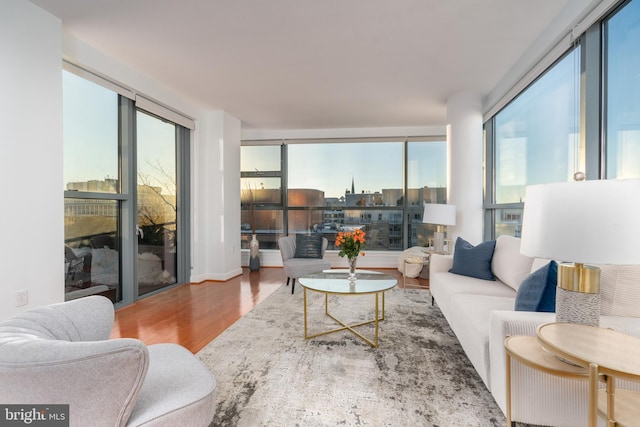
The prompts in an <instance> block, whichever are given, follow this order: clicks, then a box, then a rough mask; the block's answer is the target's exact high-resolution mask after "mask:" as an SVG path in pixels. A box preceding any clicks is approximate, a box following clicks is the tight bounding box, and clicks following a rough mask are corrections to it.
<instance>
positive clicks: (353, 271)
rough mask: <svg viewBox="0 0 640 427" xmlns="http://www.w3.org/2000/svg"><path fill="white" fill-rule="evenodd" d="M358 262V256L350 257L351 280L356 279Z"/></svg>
mask: <svg viewBox="0 0 640 427" xmlns="http://www.w3.org/2000/svg"><path fill="white" fill-rule="evenodd" d="M357 263H358V257H357V256H354V257H353V258H349V280H356V264H357Z"/></svg>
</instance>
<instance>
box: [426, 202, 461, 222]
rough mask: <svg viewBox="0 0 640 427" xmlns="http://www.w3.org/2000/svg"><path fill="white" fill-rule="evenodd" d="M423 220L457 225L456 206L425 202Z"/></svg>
mask: <svg viewBox="0 0 640 427" xmlns="http://www.w3.org/2000/svg"><path fill="white" fill-rule="evenodd" d="M422 222H423V223H425V224H436V225H456V206H455V205H442V204H435V203H425V205H424V213H423V214H422Z"/></svg>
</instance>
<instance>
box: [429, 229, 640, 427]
mask: <svg viewBox="0 0 640 427" xmlns="http://www.w3.org/2000/svg"><path fill="white" fill-rule="evenodd" d="M547 262H548V261H545V260H541V259H533V258H529V257H526V256H523V255H521V254H520V240H519V239H516V238H514V237H510V236H500V237H499V238H498V239H497V241H496V247H495V250H494V254H493V258H492V262H491V269H492V272H493V274H494V275H495V276H496V280H495V281H489V280H482V279H476V278H472V277H468V276H462V275H457V274H454V273H450V272H449V269H450V268H451V267H452V265H453V255H436V254H434V255H432V256H431V263H430V272H429V286H430V289H431V295H432V298H433V301H434V302H435V303H436V304H437V306H438V308H439V309H440V310H441V312H442V314H443V315H444V317H445V318H446V319H447V321H448V322H449V325H450V326H451V329H452V330H453V332H454V333H455V334H456V336H457V338H458V340H459V341H460V344H461V345H462V348H463V349H464V351H465V352H466V354H467V356H468V358H469V360H470V361H471V363H472V364H473V366H474V367H475V369H476V371H477V372H478V374H479V375H480V377H481V378H482V380H483V381H484V383H485V385H486V386H487V389H489V390H490V391H491V394H492V395H493V397H494V399H495V400H496V402H497V404H498V405H499V406H500V408H501V409H502V411H503V412H506V403H505V402H506V393H505V387H506V377H505V372H506V367H505V363H506V362H505V350H504V340H505V338H506V337H507V336H510V335H535V333H536V328H537V327H538V325H541V324H543V323H548V322H554V321H555V314H554V313H539V312H526V311H515V310H514V304H515V298H516V294H517V289H518V287H519V285H520V283H521V282H522V281H523V280H524V279H525V278H526V277H528V275H529V274H530V273H531V272H533V271H535V270H537V269H538V268H540V267H542V266H544V265H545V264H546V263H547ZM601 268H602V276H601V301H602V302H601V319H600V326H602V327H610V328H613V329H617V330H620V331H623V332H626V333H629V334H631V335H635V336H639V337H640V318H638V317H636V316H640V266H628V267H622V266H601ZM512 366H513V367H512V408H511V409H512V418H513V421H514V422H521V423H528V424H534V425H551V426H584V425H587V382H586V381H579V380H567V379H562V378H557V377H555V376H552V375H549V374H546V373H542V372H538V371H535V370H533V369H531V368H529V367H526V366H524V365H522V364H520V363H519V362H513V364H512ZM617 385H618V386H619V387H623V388H630V389H635V390H640V384H637V383H630V382H626V381H623V380H618V381H617ZM602 425H604V422H602Z"/></svg>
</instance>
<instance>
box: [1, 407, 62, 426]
mask: <svg viewBox="0 0 640 427" xmlns="http://www.w3.org/2000/svg"><path fill="white" fill-rule="evenodd" d="M5 426H6V427H14V426H36V427H69V405H0V427H5Z"/></svg>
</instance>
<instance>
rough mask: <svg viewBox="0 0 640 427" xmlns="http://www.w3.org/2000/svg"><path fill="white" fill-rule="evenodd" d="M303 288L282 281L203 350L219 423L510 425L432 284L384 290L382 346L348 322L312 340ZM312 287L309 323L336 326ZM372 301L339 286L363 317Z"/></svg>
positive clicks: (343, 305)
mask: <svg viewBox="0 0 640 427" xmlns="http://www.w3.org/2000/svg"><path fill="white" fill-rule="evenodd" d="M298 288H300V286H298V287H297V288H296V293H295V294H294V295H291V293H290V289H291V288H290V287H284V286H283V287H281V288H279V289H278V290H276V291H275V292H274V293H273V294H272V295H271V296H270V297H269V298H267V299H266V300H265V301H263V302H262V303H261V304H259V305H258V306H257V307H255V308H254V309H253V310H252V311H251V312H249V313H248V314H247V315H246V316H244V317H243V318H241V319H240V320H238V321H237V322H236V323H234V324H233V325H232V326H231V327H229V329H227V330H226V331H225V332H223V333H222V334H221V335H220V336H218V337H217V338H216V339H215V340H213V341H212V342H211V343H209V344H208V345H207V346H206V347H205V348H204V349H202V350H201V351H200V352H199V353H198V354H197V355H198V357H200V359H201V360H202V361H203V362H204V363H205V364H206V365H207V366H208V367H209V369H210V370H211V372H212V373H213V375H214V376H215V377H216V380H217V383H218V385H217V389H216V401H217V403H216V414H215V418H214V421H213V423H212V426H252V427H253V426H336V425H344V426H465V427H466V426H482V427H484V426H498V425H505V418H504V416H503V414H502V412H501V411H500V409H499V408H498V406H497V405H496V403H495V402H494V400H493V398H492V396H491V394H490V393H489V392H488V391H487V389H486V387H485V386H484V384H483V383H482V380H481V379H480V377H479V376H478V375H477V373H476V371H475V370H474V369H473V366H472V365H471V363H470V362H469V360H468V359H467V357H466V356H465V354H464V351H463V350H462V348H461V347H460V344H459V343H458V340H457V339H456V337H455V335H454V334H453V332H452V331H451V329H450V328H449V326H448V325H447V322H446V321H445V320H444V318H443V316H442V314H441V313H440V311H439V310H438V309H437V307H432V306H431V303H430V300H431V297H430V294H429V291H426V290H417V289H415V290H406V291H404V290H400V289H393V290H391V291H389V292H387V293H386V301H385V305H386V313H385V314H386V319H385V320H384V321H383V322H381V323H380V329H379V337H380V338H379V339H380V341H379V348H377V349H376V348H372V347H371V346H369V345H368V344H366V343H365V342H364V341H362V340H361V339H360V338H358V337H356V336H355V335H353V334H352V333H350V332H348V331H341V332H336V333H333V334H329V335H324V336H321V337H317V338H312V339H309V340H305V339H304V335H303V295H302V294H303V291H302V289H298ZM307 297H308V300H309V310H308V312H309V323H308V325H309V333H314V332H320V331H322V330H329V329H333V328H336V327H337V325H336V324H335V323H334V322H333V321H332V320H330V319H328V318H327V317H326V316H325V315H324V297H322V296H320V295H319V294H317V293H314V292H307ZM374 301H375V300H374V296H373V295H360V296H346V297H335V296H334V297H330V298H329V306H330V311H331V312H332V314H334V315H336V316H337V317H338V318H340V319H342V320H345V321H349V322H351V320H352V319H353V322H352V323H357V322H358V321H364V320H369V319H372V318H373V313H374ZM357 330H358V331H359V332H361V333H363V334H364V335H365V336H367V337H373V335H374V332H373V325H366V326H362V327H359V328H358V329H357Z"/></svg>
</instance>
